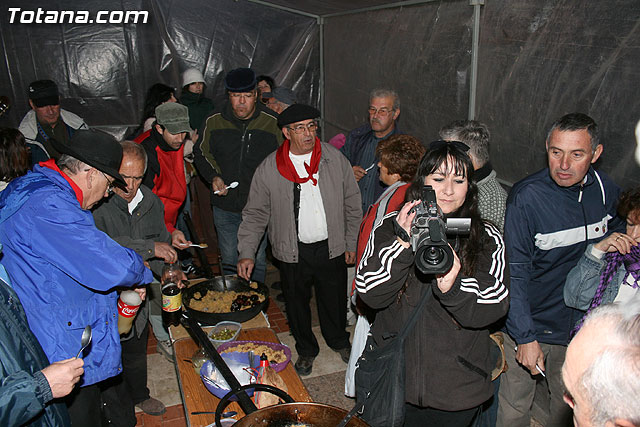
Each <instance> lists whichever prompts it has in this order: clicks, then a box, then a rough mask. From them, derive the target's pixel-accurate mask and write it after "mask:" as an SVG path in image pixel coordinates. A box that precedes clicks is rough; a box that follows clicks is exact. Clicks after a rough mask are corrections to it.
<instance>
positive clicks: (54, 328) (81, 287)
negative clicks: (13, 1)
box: [0, 130, 153, 426]
mask: <svg viewBox="0 0 640 427" xmlns="http://www.w3.org/2000/svg"><path fill="white" fill-rule="evenodd" d="M52 141H53V144H54V146H55V148H56V150H58V151H59V152H60V153H62V155H61V156H60V158H59V159H58V160H57V161H55V160H53V159H50V160H48V161H46V162H41V163H40V164H39V165H36V166H34V170H33V172H29V173H27V175H25V176H22V177H20V178H17V179H14V180H13V181H11V184H10V185H9V186H8V187H7V188H6V189H5V190H4V191H3V192H2V193H1V194H0V243H2V245H3V246H4V256H3V258H2V262H3V264H4V265H5V267H6V268H7V271H8V272H9V275H10V277H11V280H12V283H13V286H14V289H15V291H16V293H17V294H18V296H19V297H20V301H21V302H22V304H23V306H24V310H25V313H26V315H27V319H28V321H29V327H30V328H31V330H32V331H33V333H34V335H35V336H36V338H37V339H38V341H39V342H40V345H41V346H42V348H43V349H44V352H45V354H46V355H47V357H48V358H49V360H64V359H68V358H70V357H75V356H76V354H77V353H78V350H79V349H80V338H81V335H82V331H83V330H84V328H85V327H86V326H87V325H89V326H91V329H92V331H93V341H92V344H91V345H90V346H89V347H88V348H87V350H85V352H84V354H83V357H84V362H85V365H84V370H85V372H84V375H83V377H82V379H81V380H80V383H79V385H80V386H81V388H80V389H76V390H74V392H73V393H72V394H71V395H69V397H67V398H66V400H65V401H66V403H67V406H68V408H69V414H70V416H71V421H72V424H73V425H74V426H75V425H87V426H90V425H95V422H96V420H98V419H100V414H101V412H100V411H101V401H100V387H99V384H98V383H100V382H101V381H103V380H105V379H108V378H110V377H113V376H115V375H118V374H119V373H120V372H121V371H122V365H121V362H120V337H119V335H118V329H117V321H118V314H117V308H116V299H117V293H116V290H115V287H117V286H125V287H130V286H135V285H143V284H145V283H150V282H151V281H152V280H153V275H152V274H151V271H150V270H149V269H147V268H146V267H145V266H144V264H143V261H142V258H141V257H140V256H139V255H138V254H136V253H135V252H134V251H133V250H131V249H126V248H124V247H122V246H120V245H119V244H117V243H116V242H115V241H113V240H112V239H111V238H109V236H107V235H106V234H104V233H103V232H102V231H100V230H98V229H97V228H96V226H95V223H94V220H93V216H92V215H91V212H90V211H89V209H90V208H91V207H93V206H94V205H96V204H97V203H98V202H99V201H100V200H101V199H102V198H103V197H105V196H107V195H108V194H109V193H110V191H111V189H112V186H113V184H114V182H115V183H117V184H118V185H120V186H125V185H126V184H125V182H124V180H123V178H122V176H120V174H119V173H118V168H119V166H120V162H121V160H122V147H121V146H120V144H118V143H117V142H116V141H115V139H114V138H113V137H111V136H110V135H107V134H105V133H102V132H98V131H92V130H78V131H76V132H75V133H74V135H73V137H72V138H71V144H69V145H66V144H61V143H58V142H57V141H55V140H52ZM139 293H141V296H142V297H144V288H142V289H140V290H139Z"/></svg>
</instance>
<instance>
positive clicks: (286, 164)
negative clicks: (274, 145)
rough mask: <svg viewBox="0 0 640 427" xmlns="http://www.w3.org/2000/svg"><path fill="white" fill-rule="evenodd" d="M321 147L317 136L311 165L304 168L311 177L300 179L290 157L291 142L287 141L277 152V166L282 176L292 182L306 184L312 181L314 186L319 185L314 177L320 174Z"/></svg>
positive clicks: (305, 165)
mask: <svg viewBox="0 0 640 427" xmlns="http://www.w3.org/2000/svg"><path fill="white" fill-rule="evenodd" d="M320 147H321V145H320V139H319V138H318V137H317V136H316V143H315V145H314V146H313V152H312V153H311V164H310V165H308V164H306V163H305V164H304V168H305V169H306V170H307V173H308V174H309V176H307V177H306V178H300V177H299V176H298V172H297V171H296V168H295V166H293V162H292V161H291V158H290V157H289V140H288V139H285V141H284V142H283V143H282V145H281V146H280V148H278V151H277V152H276V165H277V166H278V172H280V175H282V176H283V177H284V178H285V179H287V180H289V181H291V182H296V183H298V184H304V183H305V182H307V181H309V180H311V182H312V183H313V185H318V180H317V179H315V178H314V177H313V175H315V174H316V173H318V165H319V164H320V153H321V152H322V150H321V148H320Z"/></svg>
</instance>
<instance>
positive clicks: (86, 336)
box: [76, 325, 93, 359]
mask: <svg viewBox="0 0 640 427" xmlns="http://www.w3.org/2000/svg"><path fill="white" fill-rule="evenodd" d="M92 335H93V334H92V332H91V326H89V325H87V327H86V328H84V331H82V338H80V346H81V347H80V351H79V352H78V354H77V355H76V359H77V358H78V357H80V355H81V354H82V352H83V351H84V349H85V348H87V346H88V345H89V344H90V343H91V336H92Z"/></svg>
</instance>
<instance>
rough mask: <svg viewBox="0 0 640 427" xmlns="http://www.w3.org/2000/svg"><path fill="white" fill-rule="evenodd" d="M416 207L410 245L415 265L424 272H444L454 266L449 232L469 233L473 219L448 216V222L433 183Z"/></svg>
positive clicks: (428, 186)
mask: <svg viewBox="0 0 640 427" xmlns="http://www.w3.org/2000/svg"><path fill="white" fill-rule="evenodd" d="M414 209H415V212H416V216H415V218H414V219H413V223H412V224H411V247H412V248H413V251H414V252H415V254H416V259H415V263H416V267H417V268H418V270H420V272H422V273H424V274H444V273H446V272H447V271H449V270H450V269H451V266H452V265H453V251H452V250H451V247H450V246H449V243H448V242H447V234H449V235H457V234H469V231H470V230H471V218H447V222H446V223H445V221H444V220H443V219H442V211H441V210H440V208H439V207H438V205H437V203H436V192H435V191H434V190H433V188H431V186H430V185H425V186H424V187H422V201H421V202H420V204H418V205H416V206H415V207H414Z"/></svg>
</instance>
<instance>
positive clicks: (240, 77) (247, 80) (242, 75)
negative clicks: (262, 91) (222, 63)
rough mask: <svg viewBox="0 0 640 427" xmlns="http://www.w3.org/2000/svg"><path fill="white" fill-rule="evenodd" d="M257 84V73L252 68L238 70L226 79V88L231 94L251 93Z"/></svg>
mask: <svg viewBox="0 0 640 427" xmlns="http://www.w3.org/2000/svg"><path fill="white" fill-rule="evenodd" d="M256 83H257V82H256V73H254V72H253V70H252V69H251V68H236V69H235V70H231V71H229V72H228V73H227V76H226V77H225V78H224V87H226V88H227V90H228V91H229V92H251V91H252V90H253V89H255V87H256Z"/></svg>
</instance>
